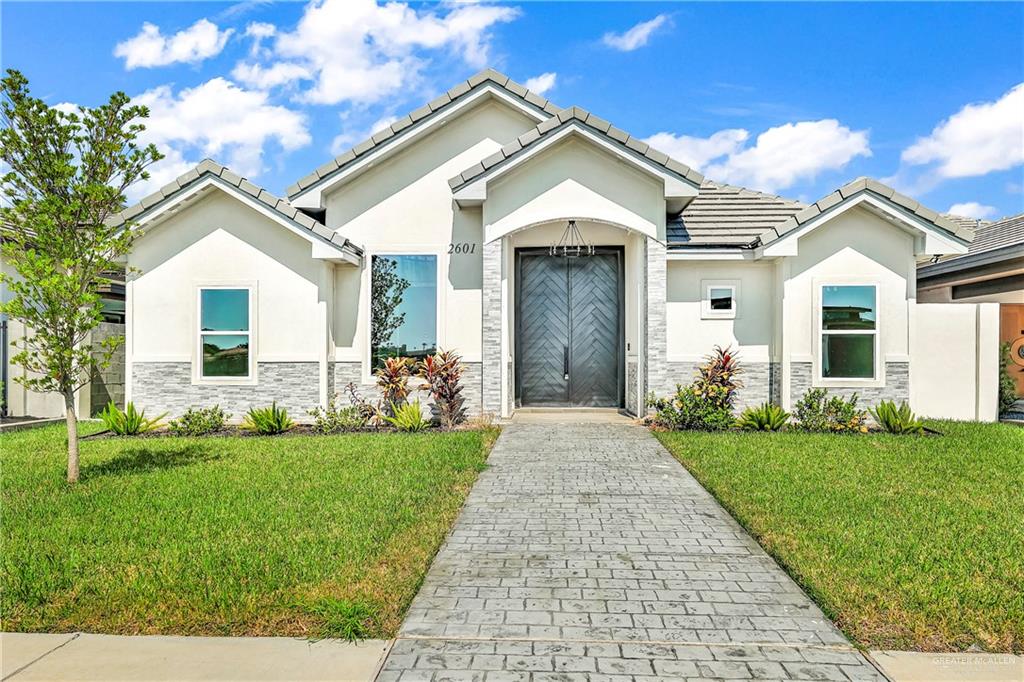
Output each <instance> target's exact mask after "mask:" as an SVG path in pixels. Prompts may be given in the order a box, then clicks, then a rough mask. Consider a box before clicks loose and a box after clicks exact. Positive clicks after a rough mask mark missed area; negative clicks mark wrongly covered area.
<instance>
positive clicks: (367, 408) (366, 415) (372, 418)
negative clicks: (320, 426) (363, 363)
mask: <svg viewBox="0 0 1024 682" xmlns="http://www.w3.org/2000/svg"><path fill="white" fill-rule="evenodd" d="M345 392H346V393H348V401H349V403H350V404H351V405H352V407H354V408H356V409H357V410H358V411H359V416H360V417H361V418H362V420H363V424H371V423H373V424H379V423H380V421H381V416H382V412H383V411H382V410H381V407H380V405H381V404H380V401H377V402H376V403H372V402H370V401H369V400H367V399H366V398H364V397H363V396H362V395H361V394H360V393H359V390H358V389H357V388H356V385H355V384H354V383H353V382H351V381H350V382H348V384H346V385H345Z"/></svg>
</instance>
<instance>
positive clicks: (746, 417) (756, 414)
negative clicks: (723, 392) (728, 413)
mask: <svg viewBox="0 0 1024 682" xmlns="http://www.w3.org/2000/svg"><path fill="white" fill-rule="evenodd" d="M788 421H789V412H786V411H785V410H784V409H782V408H781V407H779V406H778V405H772V404H771V403H762V404H761V405H759V406H757V407H748V408H747V409H745V410H743V414H741V415H740V418H739V421H738V422H737V425H738V426H739V427H740V428H741V429H745V430H747V431H781V430H782V429H783V428H785V426H786V422H788Z"/></svg>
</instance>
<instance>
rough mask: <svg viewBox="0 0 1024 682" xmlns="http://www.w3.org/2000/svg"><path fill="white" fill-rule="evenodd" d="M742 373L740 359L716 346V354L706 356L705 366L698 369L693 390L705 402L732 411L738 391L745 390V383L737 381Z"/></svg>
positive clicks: (727, 350) (726, 349)
mask: <svg viewBox="0 0 1024 682" xmlns="http://www.w3.org/2000/svg"><path fill="white" fill-rule="evenodd" d="M742 373H743V369H742V368H741V367H740V364H739V359H738V357H737V356H736V355H735V354H734V353H733V352H732V351H731V350H730V349H729V348H724V349H723V348H722V347H721V346H715V350H714V352H712V353H711V354H710V355H706V356H705V357H704V364H702V365H700V367H698V368H697V378H696V379H695V380H694V382H693V388H694V389H695V390H696V391H697V393H698V394H700V396H701V397H702V398H704V399H705V400H708V401H710V402H712V403H714V404H715V405H716V406H718V407H724V408H727V409H728V410H730V411H731V410H732V405H733V401H734V400H735V399H736V391H737V389H740V388H743V383H742V382H740V381H738V380H737V379H736V377H737V376H738V375H739V374H742Z"/></svg>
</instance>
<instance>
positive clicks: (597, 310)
mask: <svg viewBox="0 0 1024 682" xmlns="http://www.w3.org/2000/svg"><path fill="white" fill-rule="evenodd" d="M569 325H570V335H569V338H570V344H569V359H570V363H569V402H570V403H571V404H573V405H577V406H580V407H614V406H617V405H618V404H619V371H618V367H619V365H618V358H619V354H620V352H619V263H618V257H617V256H616V255H615V254H597V255H593V256H589V257H586V258H572V259H569Z"/></svg>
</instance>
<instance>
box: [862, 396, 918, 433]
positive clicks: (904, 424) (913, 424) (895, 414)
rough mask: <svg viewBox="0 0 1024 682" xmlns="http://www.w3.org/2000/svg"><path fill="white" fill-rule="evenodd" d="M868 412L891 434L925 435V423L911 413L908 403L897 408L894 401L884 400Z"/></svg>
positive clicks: (903, 403)
mask: <svg viewBox="0 0 1024 682" xmlns="http://www.w3.org/2000/svg"><path fill="white" fill-rule="evenodd" d="M868 412H870V413H871V416H872V417H873V418H874V420H875V421H876V422H877V423H878V425H879V426H881V427H882V428H883V429H885V430H886V431H888V432H889V433H896V434H900V435H903V434H917V433H924V422H923V421H922V420H920V419H918V418H917V416H916V415H915V414H914V413H913V412H911V411H910V405H907V403H906V401H904V402H902V403H900V404H899V406H897V405H896V403H895V402H893V401H892V400H883V401H882V402H880V403H878V406H877V407H875V408H874V409H872V408H870V407H869V408H868Z"/></svg>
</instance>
